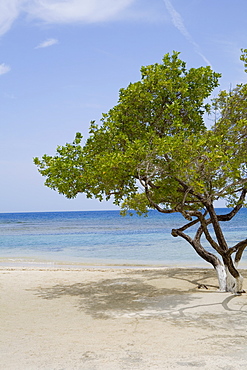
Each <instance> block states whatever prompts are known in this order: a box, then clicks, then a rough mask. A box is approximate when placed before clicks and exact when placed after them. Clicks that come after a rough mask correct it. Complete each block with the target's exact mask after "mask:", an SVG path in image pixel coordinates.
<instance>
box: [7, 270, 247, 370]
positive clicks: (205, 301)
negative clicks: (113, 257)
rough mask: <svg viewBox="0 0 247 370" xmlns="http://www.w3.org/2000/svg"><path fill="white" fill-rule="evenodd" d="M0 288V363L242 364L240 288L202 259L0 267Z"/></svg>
mask: <svg viewBox="0 0 247 370" xmlns="http://www.w3.org/2000/svg"><path fill="white" fill-rule="evenodd" d="M242 274H243V275H244V276H245V279H246V283H245V287H246V286H247V285H246V284H247V272H246V271H242ZM200 285H202V286H200ZM204 285H205V286H206V287H207V289H206V287H205V286H204ZM198 287H200V289H199V288H198ZM0 289H1V296H0V299H1V302H0V320H1V333H0V369H6V370H7V369H8V370H22V369H23V370H24V369H25V370H38V369H45V370H62V369H66V370H67V369H68V370H71V369H75V370H77V369H78V370H79V369H82V370H102V369H107V370H113V369H114V370H125V369H131V370H132V369H138V370H141V369H142V370H145V369H186V368H187V369H191V368H193V369H194V368H200V369H225V370H233V369H246V368H247V353H246V348H247V347H246V346H247V334H246V324H247V295H246V294H243V295H241V296H234V295H232V294H230V293H220V292H218V291H217V281H216V278H215V273H214V271H213V270H211V269H210V270H208V269H201V270H199V269H186V268H169V269H163V268H144V269H142V268H137V269H128V268H118V269H116V268H84V269H65V268H63V269H60V268H58V269H56V268H52V269H39V268H11V267H2V268H1V270H0Z"/></svg>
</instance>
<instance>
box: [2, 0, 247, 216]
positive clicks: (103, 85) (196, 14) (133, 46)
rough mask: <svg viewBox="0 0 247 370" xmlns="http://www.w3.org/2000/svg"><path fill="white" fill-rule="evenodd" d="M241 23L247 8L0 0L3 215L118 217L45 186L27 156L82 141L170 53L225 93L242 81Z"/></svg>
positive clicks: (245, 33) (127, 0) (220, 1)
mask: <svg viewBox="0 0 247 370" xmlns="http://www.w3.org/2000/svg"><path fill="white" fill-rule="evenodd" d="M246 15H247V2H246V0H236V1H232V0H215V1H212V0H211V1H210V0H186V1H185V0H152V1H150V0H60V1H59V0H0V110H1V126H0V127H1V131H0V132H1V135H0V171H1V172H0V173H1V181H0V194H1V202H0V212H28V211H56V210H57V211H60V210H97V209H114V206H112V204H111V203H99V202H98V201H96V200H91V199H86V198H85V196H84V195H79V196H78V197H77V198H76V199H74V200H68V199H66V198H64V197H63V196H62V195H59V194H57V193H56V192H55V191H52V190H50V189H48V188H46V187H44V185H43V182H44V178H42V177H41V175H40V174H39V173H38V171H37V169H36V167H35V166H34V165H33V162H32V159H33V157H35V156H39V157H40V156H42V155H43V154H44V153H46V154H50V155H52V154H54V153H55V149H56V147H57V145H63V144H65V143H66V142H71V141H72V140H73V139H74V135H75V133H76V132H77V131H80V132H82V134H83V135H84V137H85V138H86V137H87V131H88V127H89V123H90V121H91V120H96V121H99V119H100V117H101V114H102V113H104V112H107V111H108V110H109V109H110V108H111V107H112V106H114V105H115V104H116V103H117V99H118V91H119V89H120V88H121V87H126V86H127V85H128V84H129V83H130V82H135V81H137V80H139V78H140V73H139V71H140V67H141V66H142V65H148V64H152V63H156V62H158V63H159V62H160V61H161V59H162V57H163V55H164V54H165V53H167V52H170V53H171V52H172V51H173V50H176V51H180V52H181V58H182V59H183V60H185V61H186V62H187V66H188V67H189V68H190V67H199V66H201V65H207V64H210V65H211V66H212V68H213V69H214V70H215V71H216V72H221V73H222V78H221V88H222V89H228V88H229V87H230V86H232V87H233V86H234V85H235V84H236V83H239V82H246V74H245V73H244V71H243V66H242V63H241V62H240V60H239V56H240V49H241V48H247V22H246Z"/></svg>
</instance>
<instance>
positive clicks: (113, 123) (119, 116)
mask: <svg viewBox="0 0 247 370" xmlns="http://www.w3.org/2000/svg"><path fill="white" fill-rule="evenodd" d="M241 58H242V59H243V60H244V61H245V62H246V53H245V51H243V55H242V56H241ZM219 77H220V74H218V73H215V72H213V71H212V70H211V68H210V67H208V66H207V67H200V68H191V69H186V64H185V62H183V61H182V60H180V59H179V53H177V52H173V54H172V55H169V54H166V55H165V56H164V58H163V61H162V63H161V64H154V65H150V66H147V67H142V69H141V80H140V81H138V82H135V83H131V84H130V85H129V86H128V87H127V88H126V89H121V90H120V94H119V101H118V104H117V105H116V106H114V107H113V108H112V109H111V110H110V111H109V112H108V113H107V114H103V116H102V120H101V121H102V122H101V124H100V125H97V124H95V122H94V121H93V122H91V127H90V136H89V138H88V139H87V141H86V143H85V145H84V146H81V139H82V135H81V134H80V133H77V134H76V138H75V140H74V142H73V143H72V144H66V145H65V146H60V147H58V148H57V153H56V155H55V156H47V155H44V156H43V157H42V158H41V159H38V158H35V159H34V162H35V164H36V165H37V166H38V169H39V172H40V173H41V174H42V175H43V176H45V177H46V181H45V185H47V186H48V187H50V188H52V189H54V190H57V191H58V192H59V193H62V194H64V195H65V196H66V197H68V198H73V197H76V195H77V194H78V193H81V192H83V193H86V195H87V197H89V198H92V197H95V198H97V199H99V200H100V201H101V200H103V199H104V198H105V199H106V200H109V199H110V198H112V199H113V201H114V203H115V204H117V205H119V206H121V207H122V214H124V215H125V214H126V213H127V212H129V211H130V210H135V211H136V212H137V213H138V214H143V213H146V212H148V210H149V209H156V210H157V211H159V212H162V213H172V212H180V213H181V214H182V215H183V217H184V218H185V220H186V223H185V225H183V226H182V227H180V228H178V229H173V230H172V235H173V236H174V237H178V236H179V237H182V238H183V239H184V240H185V241H187V242H188V243H189V244H190V245H191V246H192V247H193V248H194V250H195V251H196V253H198V255H199V256H201V257H202V258H203V259H204V260H205V261H207V262H209V263H210V264H211V265H212V266H213V267H214V269H215V270H216V272H217V276H218V280H219V287H220V290H222V291H232V292H234V293H237V292H241V291H242V280H243V279H242V277H241V275H240V273H239V271H238V269H237V264H238V262H239V260H240V259H241V256H242V254H243V251H244V249H245V247H246V246H247V239H245V240H242V241H239V242H238V243H237V244H236V245H233V246H229V245H228V244H227V241H226V239H225V236H224V233H223V231H222V222H226V221H230V220H231V219H232V218H233V217H234V216H235V215H236V214H237V212H238V211H239V210H240V209H241V207H243V206H244V205H245V203H244V201H245V196H246V192H247V161H246V158H247V99H246V98H247V85H237V86H236V88H235V89H234V90H232V91H230V92H226V91H222V92H221V93H220V94H219V96H218V98H217V99H215V101H214V102H213V103H212V104H211V105H209V104H205V99H206V98H208V97H209V96H210V94H211V92H212V90H213V89H214V88H215V87H216V86H218V79H219ZM212 108H213V109H214V111H215V117H217V118H216V119H215V122H214V124H213V125H212V127H210V128H207V126H206V124H205V122H204V114H205V113H209V112H210V109H211V110H212ZM218 199H225V200H226V201H227V204H228V205H229V206H230V207H231V209H230V210H229V212H228V213H227V214H224V215H221V214H217V213H216V209H215V206H214V204H215V201H216V200H218ZM192 226H193V227H194V228H195V227H197V229H196V231H195V233H194V236H191V235H189V234H188V231H189V230H190V229H191V227H192ZM203 237H204V238H203ZM204 239H206V240H207V242H208V243H209V245H210V246H211V250H213V251H214V252H212V251H210V250H209V248H208V247H207V246H205V243H204V241H203V240H204Z"/></svg>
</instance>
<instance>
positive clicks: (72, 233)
mask: <svg viewBox="0 0 247 370" xmlns="http://www.w3.org/2000/svg"><path fill="white" fill-rule="evenodd" d="M218 211H219V210H218ZM228 211H229V210H227V209H224V208H223V209H220V212H221V213H226V212H228ZM185 222H186V221H185V220H184V218H183V217H182V216H181V215H180V214H161V213H159V212H156V211H150V212H149V215H148V217H143V216H142V217H139V216H137V215H134V216H125V217H122V216H120V214H119V211H82V212H34V213H0V265H2V266H5V265H8V266H47V267H49V266H60V265H61V266H67V267H71V266H72V267H73V266H74V267H75V266H96V265H97V266H132V267H135V266H191V267H198V266H203V267H210V265H209V264H207V263H206V262H204V261H203V260H202V259H201V258H200V257H199V256H197V254H196V253H195V251H194V250H193V248H192V247H191V246H190V245H189V244H188V243H187V242H186V241H184V240H183V239H181V238H179V237H177V238H174V237H172V236H171V229H172V228H177V227H181V226H182V225H184V224H185ZM222 224H223V230H224V233H225V236H226V239H227V241H228V243H229V246H233V245H234V244H235V243H237V242H238V241H240V240H242V239H246V237H247V209H242V210H241V211H240V212H239V213H238V214H237V215H236V216H235V218H234V219H233V220H232V221H230V222H225V223H222ZM192 234H193V232H192V233H191V235H192ZM204 243H205V245H206V247H207V249H209V250H211V249H210V246H208V245H207V243H206V242H205V241H204ZM241 266H243V267H245V268H246V266H247V257H246V256H244V257H243V260H242V263H241ZM241 266H240V267H241Z"/></svg>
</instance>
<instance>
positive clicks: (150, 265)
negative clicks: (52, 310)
mask: <svg viewBox="0 0 247 370" xmlns="http://www.w3.org/2000/svg"><path fill="white" fill-rule="evenodd" d="M174 268H177V269H194V270H197V269H199V270H213V267H212V266H211V265H210V264H209V263H206V262H205V261H203V260H201V261H200V260H199V261H184V262H181V261H172V262H171V261H169V262H166V263H157V262H144V261H140V262H139V261H114V262H113V261H107V260H103V261H98V260H92V261H85V262H83V263H82V262H75V261H61V260H57V261H55V260H45V259H42V260H41V259H35V258H18V257H16V258H15V257H13V258H5V257H2V258H1V257H0V270H4V269H13V270H15V269H17V270H18V269H21V270H24V269H32V270H35V269H37V270H40V269H43V270H62V269H65V270H71V271H72V270H85V269H96V270H97V269H135V270H136V269H174ZM239 270H247V262H245V261H241V263H240V266H239Z"/></svg>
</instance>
